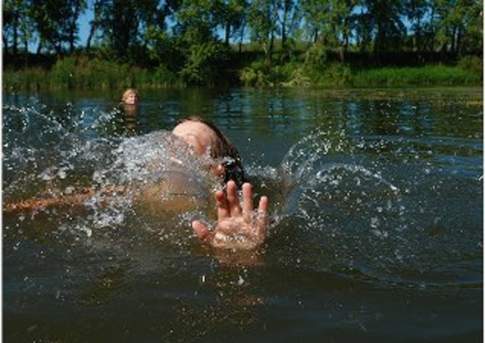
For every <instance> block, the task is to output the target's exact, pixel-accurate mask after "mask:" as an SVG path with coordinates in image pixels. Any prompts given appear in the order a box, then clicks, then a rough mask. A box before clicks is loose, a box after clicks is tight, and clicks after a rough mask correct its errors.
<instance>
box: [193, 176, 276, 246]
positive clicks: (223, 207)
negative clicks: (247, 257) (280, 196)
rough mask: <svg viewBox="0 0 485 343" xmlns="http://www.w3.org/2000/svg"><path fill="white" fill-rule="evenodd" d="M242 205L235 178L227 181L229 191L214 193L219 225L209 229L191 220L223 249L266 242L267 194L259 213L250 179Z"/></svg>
mask: <svg viewBox="0 0 485 343" xmlns="http://www.w3.org/2000/svg"><path fill="white" fill-rule="evenodd" d="M242 197H243V201H242V205H241V204H240V202H239V198H238V196H237V187H236V183H235V182H234V181H229V182H228V183H227V188H226V194H224V192H222V191H217V192H216V193H215V198H216V206H217V226H216V228H215V229H214V230H212V231H210V230H209V229H208V228H207V226H206V225H204V224H203V223H201V222H200V221H198V220H195V221H193V222H192V228H193V229H194V232H195V233H196V234H197V236H198V237H199V238H200V239H201V240H202V241H204V242H206V243H207V244H209V245H211V246H213V247H215V248H222V249H234V250H251V249H255V248H257V247H259V246H260V245H261V244H263V243H264V240H265V238H266V231H267V228H268V198H267V197H266V196H262V197H261V199H260V200H259V206H258V211H257V213H254V211H253V190H252V186H251V184H249V183H245V184H243V186H242Z"/></svg>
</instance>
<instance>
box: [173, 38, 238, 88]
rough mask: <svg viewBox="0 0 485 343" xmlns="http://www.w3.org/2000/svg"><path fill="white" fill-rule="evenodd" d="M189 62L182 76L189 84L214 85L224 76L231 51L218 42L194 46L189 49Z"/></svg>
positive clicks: (181, 73)
mask: <svg viewBox="0 0 485 343" xmlns="http://www.w3.org/2000/svg"><path fill="white" fill-rule="evenodd" d="M188 50H189V51H188V56H187V62H186V64H185V65H184V67H183V68H182V70H181V71H180V76H181V77H182V79H183V80H184V81H185V82H186V83H188V84H195V85H201V84H204V83H207V84H212V85H213V84H214V83H216V81H217V79H218V78H219V77H220V76H221V75H222V68H221V67H222V66H223V65H225V64H226V63H227V60H228V55H229V49H228V48H227V47H226V46H224V45H222V44H220V43H217V42H207V43H201V44H193V45H191V46H190V47H189V49H188Z"/></svg>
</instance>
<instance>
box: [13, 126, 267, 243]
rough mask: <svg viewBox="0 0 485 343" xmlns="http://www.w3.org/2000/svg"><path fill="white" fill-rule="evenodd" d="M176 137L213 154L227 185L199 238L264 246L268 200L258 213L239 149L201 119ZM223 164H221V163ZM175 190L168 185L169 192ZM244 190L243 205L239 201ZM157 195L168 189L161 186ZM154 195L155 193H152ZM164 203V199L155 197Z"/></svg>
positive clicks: (32, 203) (78, 200) (68, 201)
mask: <svg viewBox="0 0 485 343" xmlns="http://www.w3.org/2000/svg"><path fill="white" fill-rule="evenodd" d="M172 134H173V135H174V136H175V137H178V138H179V139H180V140H181V141H182V142H185V143H186V144H187V146H188V147H189V148H190V150H191V151H192V152H193V153H194V154H195V155H197V156H202V155H206V154H209V155H210V157H211V159H212V160H213V161H214V163H213V164H212V165H210V166H209V169H210V171H211V173H212V174H213V175H214V176H215V177H216V178H218V179H219V180H220V182H221V184H224V185H226V187H225V191H216V192H215V194H214V197H215V203H216V213H217V224H216V225H215V228H214V229H213V230H210V229H209V228H208V227H207V225H205V224H204V223H202V222H201V221H198V220H195V221H193V222H192V228H193V230H194V233H195V234H196V235H197V237H198V238H199V239H200V240H201V241H202V242H204V243H205V244H207V245H209V246H212V247H215V248H222V249H233V250H252V249H256V248H258V247H259V246H261V245H262V244H263V243H264V242H265V239H266V235H267V228H268V202H269V201H268V198H267V197H266V196H262V197H261V198H260V200H259V204H258V206H257V210H256V211H254V210H255V208H254V204H253V190H252V185H251V184H250V183H249V182H246V178H245V175H244V169H243V167H242V164H241V158H240V156H239V153H238V151H237V150H236V148H235V147H234V146H233V145H232V144H231V142H230V141H229V140H228V139H227V138H226V137H225V136H224V134H223V133H222V132H221V131H220V130H219V129H218V128H217V127H216V126H215V125H213V124H212V123H210V122H208V121H205V120H203V119H201V118H199V117H189V118H186V119H184V120H182V121H181V122H180V123H179V124H178V125H176V126H175V128H174V129H173V130H172ZM221 160H222V161H223V162H218V161H221ZM170 187H171V186H170V185H168V188H170ZM238 188H240V189H242V202H241V201H240V200H239V197H238V193H237V191H238ZM154 189H155V193H157V192H160V191H163V190H164V189H166V187H165V186H163V185H161V186H160V187H159V188H156V187H155V188H154ZM122 192H123V189H110V190H105V193H106V194H108V195H109V194H110V193H112V194H116V193H118V194H119V193H122ZM151 193H152V194H153V193H154V192H153V190H152V191H151ZM94 194H95V191H94V189H91V188H87V189H85V191H84V192H83V193H80V194H74V195H68V196H63V197H60V198H50V199H30V200H26V201H23V202H19V203H10V204H6V206H5V207H4V211H6V212H14V211H22V210H29V209H30V210H32V209H36V208H45V207H48V206H55V205H76V204H77V205H79V204H82V203H83V202H84V201H86V200H87V199H89V198H90V197H91V196H93V195H94ZM153 199H154V200H155V201H157V202H158V203H160V197H159V196H158V197H154V198H153Z"/></svg>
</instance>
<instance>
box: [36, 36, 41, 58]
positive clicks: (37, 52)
mask: <svg viewBox="0 0 485 343" xmlns="http://www.w3.org/2000/svg"><path fill="white" fill-rule="evenodd" d="M41 50H42V39H39V45H37V51H36V52H35V53H36V54H37V55H40V52H41Z"/></svg>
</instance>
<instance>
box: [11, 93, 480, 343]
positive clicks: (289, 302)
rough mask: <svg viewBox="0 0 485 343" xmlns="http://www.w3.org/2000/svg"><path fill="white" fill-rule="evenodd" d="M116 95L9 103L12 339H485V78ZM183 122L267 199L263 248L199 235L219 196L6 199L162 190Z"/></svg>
mask: <svg viewBox="0 0 485 343" xmlns="http://www.w3.org/2000/svg"><path fill="white" fill-rule="evenodd" d="M117 97H118V94H111V93H103V92H98V93H95V92H88V93H67V92H66V93H61V92H58V93H41V94H37V93H35V94H34V93H31V94H25V93H23V94H22V93H21V94H13V93H8V92H6V93H4V95H3V153H4V157H3V203H4V212H3V320H4V321H3V325H4V327H3V328H4V338H5V340H6V341H12V342H24V341H39V342H53V341H55V342H93V341H101V342H107V341H121V342H122V341H142V342H193V341H204V342H205V341H207V342H212V341H228V340H231V341H232V342H248V341H251V342H268V341H278V342H294V341H296V340H302V341H305V342H317V341H318V342H322V341H323V342H349V341H350V342H355V341H357V342H389V341H396V342H472V341H481V338H482V330H483V328H482V300H483V299H482V289H483V274H482V270H483V262H482V261H483V229H482V221H483V201H482V199H483V190H482V189H483V168H482V161H483V160H482V153H483V142H482V138H483V137H482V132H483V129H482V125H483V111H482V102H483V100H482V90H481V89H478V88H472V89H470V88H467V89H463V88H448V89H398V90H379V89H375V90H365V91H364V90H347V91H345V90H338V91H337V90H336V91H329V90H301V91H297V90H279V91H265V90H249V89H229V90H200V89H194V90H164V91H159V92H148V93H146V94H142V103H141V106H140V108H139V109H137V110H136V111H130V110H126V111H123V110H120V109H118V108H117ZM188 115H200V116H202V117H204V118H206V119H209V120H211V121H213V122H214V123H215V124H216V125H217V126H218V127H219V128H221V130H222V131H223V132H225V133H226V134H227V136H228V137H229V138H230V139H231V141H232V142H233V143H234V144H235V145H236V146H237V147H238V149H239V150H240V153H241V155H242V158H243V162H244V165H245V168H246V171H247V173H248V175H249V177H250V179H251V181H252V182H253V183H254V184H255V186H256V190H257V193H258V195H261V194H267V195H268V196H269V197H270V201H271V205H270V207H271V208H270V210H271V216H272V219H273V220H272V222H273V223H272V225H271V227H270V230H269V231H270V232H269V237H268V240H267V244H266V245H265V246H264V247H263V249H262V250H261V251H259V252H258V254H252V253H246V254H234V253H231V252H221V251H214V250H210V249H207V248H206V247H204V246H202V245H201V244H200V243H199V242H198V241H197V239H196V238H195V237H194V235H193V234H192V232H191V229H190V220H191V219H193V218H202V219H205V220H207V221H209V222H210V221H211V220H212V219H211V218H212V217H211V214H210V212H211V206H210V205H207V202H208V200H207V202H206V204H205V205H206V206H204V204H203V205H202V206H199V207H197V208H195V209H191V210H179V211H174V212H167V213H163V214H160V213H152V212H150V211H149V210H147V209H144V208H140V206H137V205H136V204H135V203H134V202H135V201H134V200H133V197H130V195H129V194H128V195H127V194H121V195H119V196H116V197H114V198H113V199H112V200H110V201H109V202H108V204H107V205H106V203H103V204H101V203H102V202H103V201H102V199H101V200H100V197H102V195H101V194H99V193H96V194H93V195H92V196H89V197H86V198H83V200H82V201H81V202H80V204H79V205H78V206H46V207H45V206H35V207H34V208H30V209H24V210H15V211H13V210H7V209H6V208H7V207H8V204H12V203H16V202H19V201H22V200H26V199H32V198H42V199H49V198H55V197H56V196H59V194H64V195H72V194H76V192H79V190H80V189H84V188H86V187H97V189H101V188H103V187H116V186H119V185H122V186H127V187H132V188H136V187H137V185H139V184H140V183H146V182H148V181H150V182H151V181H153V182H156V181H157V180H158V178H159V177H160V176H159V174H160V172H159V169H160V168H162V167H160V166H162V165H163V163H162V162H160V163H162V164H160V163H159V164H156V165H157V166H158V167H159V168H158V169H157V168H152V167H147V165H150V161H149V160H153V159H159V160H160V157H162V158H161V159H162V160H164V159H163V157H164V156H168V155H167V154H168V152H167V148H166V146H164V145H163V144H155V143H154V141H153V140H151V138H150V137H153V136H154V135H160V134H161V135H165V134H166V133H164V132H165V131H164V130H170V129H171V128H172V127H173V126H174V125H175V123H176V122H177V120H179V119H181V118H183V117H185V116H188ZM157 142H160V141H157ZM186 163H187V170H186V171H190V174H191V175H195V174H197V173H196V172H195V170H196V169H197V168H196V166H195V165H191V164H190V163H191V162H190V161H186ZM162 169H163V168H162ZM147 180H148V181H147ZM191 187H192V186H191ZM194 187H200V192H201V193H203V192H206V193H207V192H210V187H209V186H207V185H206V184H203V183H197V186H193V187H192V188H194Z"/></svg>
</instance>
